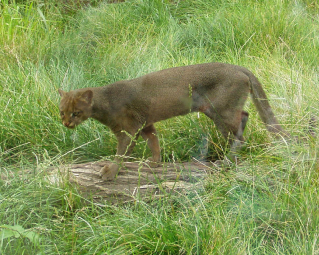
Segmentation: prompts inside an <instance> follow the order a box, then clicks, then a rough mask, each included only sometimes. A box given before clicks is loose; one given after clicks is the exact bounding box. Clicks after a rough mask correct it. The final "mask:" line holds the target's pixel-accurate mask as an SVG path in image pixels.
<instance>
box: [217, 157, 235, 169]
mask: <svg viewBox="0 0 319 255" xmlns="http://www.w3.org/2000/svg"><path fill="white" fill-rule="evenodd" d="M212 163H213V165H214V166H216V167H218V168H225V169H229V168H230V167H231V166H232V164H233V163H232V162H231V161H230V160H229V159H227V158H225V159H223V160H216V161H214V162H212Z"/></svg>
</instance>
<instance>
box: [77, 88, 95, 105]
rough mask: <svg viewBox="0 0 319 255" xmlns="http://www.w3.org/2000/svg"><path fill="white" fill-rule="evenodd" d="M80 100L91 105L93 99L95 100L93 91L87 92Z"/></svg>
mask: <svg viewBox="0 0 319 255" xmlns="http://www.w3.org/2000/svg"><path fill="white" fill-rule="evenodd" d="M79 98H81V99H82V100H84V101H85V102H86V103H88V104H91V103H92V98H93V91H92V90H86V91H84V92H83V93H82V94H81V95H80V96H79Z"/></svg>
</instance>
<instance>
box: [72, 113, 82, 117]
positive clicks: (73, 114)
mask: <svg viewBox="0 0 319 255" xmlns="http://www.w3.org/2000/svg"><path fill="white" fill-rule="evenodd" d="M80 114H81V112H73V113H72V117H78V116H79V115H80Z"/></svg>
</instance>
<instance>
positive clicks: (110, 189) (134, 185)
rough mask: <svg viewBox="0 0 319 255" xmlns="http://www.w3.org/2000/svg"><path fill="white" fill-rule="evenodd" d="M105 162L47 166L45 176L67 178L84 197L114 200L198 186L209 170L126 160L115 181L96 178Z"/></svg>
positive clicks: (194, 164) (195, 165) (150, 196)
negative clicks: (47, 173) (152, 166)
mask: <svg viewBox="0 0 319 255" xmlns="http://www.w3.org/2000/svg"><path fill="white" fill-rule="evenodd" d="M106 164H109V162H106V161H100V162H92V163H85V164H72V165H65V166H60V167H57V168H50V171H49V172H50V173H49V175H48V179H49V181H50V182H51V183H58V182H60V181H70V182H71V183H75V184H76V185H77V186H78V187H79V189H80V191H81V192H82V193H83V195H84V196H93V198H94V200H96V201H101V200H107V201H110V202H112V203H117V202H127V201H133V200H135V199H144V200H148V199H154V197H156V196H163V195H165V194H171V193H172V192H182V193H187V192H190V191H192V190H194V189H201V188H202V180H203V179H204V178H205V177H206V176H207V173H209V172H211V170H212V168H211V167H210V166H209V165H208V164H207V163H201V162H185V163H178V164H177V163H176V164H175V163H163V164H162V165H161V166H160V167H157V168H151V167H149V166H148V165H147V164H145V163H141V162H127V163H125V164H124V167H123V169H122V170H121V171H120V172H119V174H118V176H117V178H116V180H114V181H104V180H102V179H101V177H100V169H101V168H102V167H103V166H104V165H106Z"/></svg>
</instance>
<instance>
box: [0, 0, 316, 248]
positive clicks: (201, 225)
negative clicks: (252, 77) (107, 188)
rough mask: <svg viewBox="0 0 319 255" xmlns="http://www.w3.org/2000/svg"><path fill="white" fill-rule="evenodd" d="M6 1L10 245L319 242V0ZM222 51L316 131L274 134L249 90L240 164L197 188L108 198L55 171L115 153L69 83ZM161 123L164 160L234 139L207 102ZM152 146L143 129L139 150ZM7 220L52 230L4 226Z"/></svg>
mask: <svg viewBox="0 0 319 255" xmlns="http://www.w3.org/2000/svg"><path fill="white" fill-rule="evenodd" d="M91 3H92V4H94V5H96V4H97V1H92V2H91ZM71 7H72V8H71ZM0 8H1V9H0V92H1V97H0V109H1V114H0V168H1V179H0V253H3V254H22V253H24V254H316V253H318V252H319V251H318V250H319V246H318V242H317V239H318V235H319V232H318V227H317V226H318V221H319V217H318V215H319V214H318V201H319V198H318V195H317V194H318V187H319V186H318V181H317V180H318V163H317V162H318V160H317V148H318V147H317V145H316V141H315V140H316V139H308V137H307V135H306V132H305V130H306V129H307V127H308V121H309V118H310V116H317V115H318V109H319V106H318V96H317V95H318V92H319V91H318V90H319V89H318V85H317V83H318V65H317V63H318V55H319V50H318V49H319V47H318V46H319V38H318V36H317V35H318V30H319V19H318V15H317V13H318V11H319V9H318V8H319V6H318V4H317V3H316V2H315V1H301V0H298V1H278V0H270V1H251V0H242V1H218V0H214V1H211V0H210V1H209V0H198V1H190V0H185V1H160V0H155V1H150V0H149V1H147V0H140V1H127V2H125V3H119V4H108V3H103V2H102V3H100V4H99V5H96V6H94V7H90V6H84V7H83V8H80V6H79V5H77V4H76V1H64V2H63V1H61V2H60V1H58V2H56V1H20V2H14V1H11V2H9V1H2V2H1V5H0ZM213 61H221V62H228V63H232V64H238V65H243V66H245V67H247V68H249V69H250V70H252V71H253V72H254V73H255V74H256V75H257V76H258V78H259V79H260V81H261V82H262V83H263V85H264V88H265V90H266V91H267V95H268V97H269V99H270V101H271V105H272V107H273V109H274V112H275V113H276V115H277V117H278V119H279V121H280V122H281V123H282V124H283V126H284V127H285V129H287V130H288V131H289V132H291V133H293V134H294V135H297V136H300V137H306V139H304V140H303V143H301V144H294V143H292V144H290V143H289V144H288V143H285V142H281V141H275V140H274V139H273V138H272V137H271V136H270V135H269V134H268V133H267V132H265V128H264V126H263V124H262V123H261V121H260V118H259V117H258V115H257V112H256V110H255V107H254V106H253V105H252V103H251V102H250V101H249V102H248V104H247V110H248V111H249V112H250V119H249V123H248V125H247V130H246V131H245V137H246V139H247V144H246V146H245V148H244V150H243V151H242V152H241V156H240V161H241V164H240V165H238V166H237V167H235V168H234V169H231V170H230V171H228V172H220V173H215V174H212V176H210V177H208V178H207V180H205V183H204V186H203V188H202V189H199V190H196V192H195V191H194V192H189V194H187V195H185V194H181V195H180V196H178V197H175V196H173V197H168V198H162V199H160V200H158V201H152V202H150V203H142V202H139V203H136V204H133V205H126V206H123V205H122V206H112V205H108V204H107V203H106V202H105V204H104V205H103V206H101V205H100V206H99V205H96V204H94V203H93V202H92V201H90V200H87V199H84V198H83V197H82V196H81V195H80V194H79V192H78V191H77V189H76V187H73V186H71V185H69V184H68V182H65V183H63V185H62V186H57V185H54V184H52V183H50V182H48V180H47V179H46V178H45V172H44V171H42V170H43V169H45V167H46V166H48V165H57V164H61V163H71V162H79V161H91V160H98V159H101V158H108V157H111V156H112V155H113V154H114V153H115V148H116V140H115V138H114V136H113V135H112V134H111V132H110V130H109V129H107V128H105V127H104V126H103V125H101V124H99V123H97V122H96V121H93V120H92V121H88V122H86V123H84V124H83V125H82V126H79V127H78V128H77V129H76V130H72V131H70V130H66V129H65V128H64V127H63V126H62V125H61V123H60V119H59V113H58V107H57V105H58V102H59V96H58V93H57V89H58V88H63V89H65V90H69V89H75V88H80V87H88V86H104V85H106V84H108V83H112V82H115V81H117V80H121V79H131V78H135V77H138V76H140V75H143V74H146V73H148V72H151V71H156V70H160V69H163V68H169V67H173V66H180V65H187V64H196V63H203V62H213ZM157 129H158V133H159V138H160V143H161V146H162V155H163V159H164V160H165V161H183V160H190V159H191V158H192V157H195V158H197V157H199V156H200V154H201V153H200V150H202V149H203V150H206V149H208V156H209V157H210V158H212V159H216V158H218V157H220V156H223V154H224V149H223V148H224V145H225V141H223V139H222V138H221V137H220V134H219V133H218V132H217V131H216V130H215V128H214V125H213V124H212V123H211V121H210V120H208V119H207V118H206V117H205V116H201V115H200V116H198V115H197V114H194V115H188V116H184V117H178V118H174V119H171V120H167V121H164V122H161V123H158V124H157ZM206 145H207V146H208V148H206ZM144 148H145V142H144V141H142V140H139V142H138V144H137V148H136V149H135V151H134V155H133V156H134V157H137V158H140V157H142V155H144V153H143V152H144ZM147 154H149V152H147ZM146 156H147V155H146ZM21 169H29V170H30V171H29V172H28V174H27V173H25V172H24V174H22V175H21V173H19V170H21ZM6 176H10V178H9V179H7V178H4V177H6ZM8 225H9V226H14V225H19V226H22V227H23V229H25V230H30V231H32V232H36V233H38V234H39V236H40V240H34V239H32V238H31V239H30V238H26V237H25V235H24V234H21V236H20V237H19V238H14V237H10V238H4V236H3V235H1V234H3V233H4V231H3V229H5V228H6V227H5V226H8Z"/></svg>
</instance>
